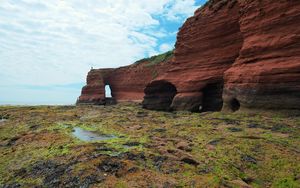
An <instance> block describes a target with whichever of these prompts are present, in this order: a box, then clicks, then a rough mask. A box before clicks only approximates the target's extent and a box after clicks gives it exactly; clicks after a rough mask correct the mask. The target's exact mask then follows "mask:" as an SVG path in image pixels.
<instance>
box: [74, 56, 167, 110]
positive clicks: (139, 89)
mask: <svg viewBox="0 0 300 188" xmlns="http://www.w3.org/2000/svg"><path fill="white" fill-rule="evenodd" d="M159 57H160V56H159ZM155 58H156V57H152V59H151V58H149V59H145V60H141V61H140V62H137V63H135V64H132V65H130V66H125V67H120V68H117V69H93V70H91V71H90V72H89V73H88V76H87V85H86V86H84V87H83V88H82V92H81V96H80V97H79V99H78V100H77V104H96V105H101V104H105V103H107V100H108V99H107V98H106V97H105V85H109V86H110V88H111V94H112V97H113V99H115V100H116V101H117V102H120V101H140V102H141V101H142V100H143V97H144V88H145V86H146V85H147V84H148V83H149V82H150V81H151V80H153V79H154V78H156V77H157V76H158V75H160V74H162V73H163V72H165V70H166V68H167V67H168V64H169V61H171V56H170V54H169V56H167V57H166V59H162V61H161V62H157V60H156V59H155ZM153 59H154V61H152V60H153ZM110 101H111V100H110Z"/></svg>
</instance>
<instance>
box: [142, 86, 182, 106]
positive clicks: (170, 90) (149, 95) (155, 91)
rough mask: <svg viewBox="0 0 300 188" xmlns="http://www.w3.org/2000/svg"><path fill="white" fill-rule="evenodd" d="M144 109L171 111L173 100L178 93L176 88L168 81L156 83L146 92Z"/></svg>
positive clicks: (146, 89)
mask: <svg viewBox="0 0 300 188" xmlns="http://www.w3.org/2000/svg"><path fill="white" fill-rule="evenodd" d="M144 92H145V97H144V101H143V103H142V104H143V107H144V108H146V109H150V110H166V111H170V110H172V109H171V104H172V101H173V98H174V97H175V95H176V93H177V89H176V87H175V86H174V85H173V84H171V83H170V82H167V81H154V82H151V83H150V84H148V85H147V86H146V88H145V90H144Z"/></svg>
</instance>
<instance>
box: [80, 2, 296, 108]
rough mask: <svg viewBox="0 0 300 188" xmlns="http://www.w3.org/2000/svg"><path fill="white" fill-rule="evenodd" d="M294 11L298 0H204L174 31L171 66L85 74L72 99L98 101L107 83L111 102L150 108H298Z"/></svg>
mask: <svg viewBox="0 0 300 188" xmlns="http://www.w3.org/2000/svg"><path fill="white" fill-rule="evenodd" d="M299 10H300V1H299V0H280V1H274V0H257V1H253V0H210V1H209V2H208V3H207V5H205V6H204V7H201V8H199V9H198V10H197V11H196V12H195V14H194V16H192V17H191V18H189V19H187V21H186V22H185V23H184V25H183V26H182V27H181V29H180V30H179V32H178V35H177V42H176V45H175V50H174V58H173V59H172V61H168V63H159V64H155V65H154V66H153V67H152V68H149V67H148V66H147V62H145V63H140V64H138V65H136V64H134V65H131V66H127V67H122V68H119V69H110V70H106V69H105V70H103V69H100V70H95V71H91V72H90V73H89V75H88V83H87V86H85V87H84V88H83V91H82V95H81V97H80V98H79V102H86V101H87V102H90V101H92V102H93V103H95V104H101V103H103V101H104V103H105V95H104V85H106V84H109V85H110V86H111V89H112V93H113V97H115V98H116V100H117V101H122V100H126V101H128V100H131V101H132V100H134V101H140V100H142V99H143V97H144V101H143V106H144V107H145V108H148V109H152V110H189V111H193V112H199V111H200V112H202V111H220V110H221V109H223V110H224V111H226V110H229V111H236V110H239V109H245V108H247V109H249V108H259V109H266V108H268V109H300V27H299V25H300V11H299ZM150 64H151V63H150ZM103 71H104V72H106V71H109V73H108V74H107V73H105V74H104V73H103ZM103 75H105V76H103ZM99 82H100V83H99ZM101 88H102V89H101ZM100 90H101V91H100Z"/></svg>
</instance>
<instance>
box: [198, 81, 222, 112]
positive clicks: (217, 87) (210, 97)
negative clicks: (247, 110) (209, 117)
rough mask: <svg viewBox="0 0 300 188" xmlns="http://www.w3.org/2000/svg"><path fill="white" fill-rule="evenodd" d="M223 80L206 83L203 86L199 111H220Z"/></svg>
mask: <svg viewBox="0 0 300 188" xmlns="http://www.w3.org/2000/svg"><path fill="white" fill-rule="evenodd" d="M223 85H224V84H223V82H217V83H211V84H207V85H206V87H205V88H203V90H202V92H203V99H202V106H200V107H199V111H200V112H207V111H221V110H222V107H223V99H222V93H223Z"/></svg>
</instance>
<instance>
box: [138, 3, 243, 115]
mask: <svg viewBox="0 0 300 188" xmlns="http://www.w3.org/2000/svg"><path fill="white" fill-rule="evenodd" d="M222 2H223V1H217V3H213V2H212V5H210V6H206V7H205V8H201V9H199V10H198V11H196V12H195V15H194V16H193V17H191V18H189V19H188V20H187V21H186V22H185V23H184V25H183V26H182V28H181V29H180V31H179V33H178V35H177V42H176V48H175V62H174V63H173V64H172V67H171V68H170V70H169V71H167V72H166V74H164V75H162V76H159V77H158V78H157V79H155V80H154V81H153V82H152V83H150V84H149V85H148V87H150V88H151V87H155V83H158V82H159V81H161V82H165V83H167V82H168V83H169V84H173V85H174V86H175V87H176V89H177V95H176V96H175V98H174V100H173V102H171V103H172V105H171V103H170V104H169V105H171V106H172V108H173V109H175V110H191V111H199V107H200V106H201V107H200V108H204V109H203V110H220V109H221V108H222V88H221V91H220V90H218V88H220V87H219V86H218V85H223V74H224V71H226V70H227V69H228V68H229V67H230V66H231V65H232V64H233V63H234V61H235V59H236V58H237V57H238V55H239V50H240V49H241V47H242V43H243V38H242V34H241V32H240V26H239V10H240V7H239V4H238V3H234V2H235V1H231V0H229V1H228V2H227V1H226V4H224V3H222ZM212 85H215V86H216V87H217V88H216V89H214V88H212V90H211V91H207V93H204V92H203V91H206V90H205V88H206V87H208V88H211V86H212ZM218 93H219V95H218ZM149 95H153V94H151V93H150V94H149ZM212 95H213V96H216V97H217V99H216V101H218V103H216V102H213V103H211V105H209V104H207V105H204V106H203V105H202V103H203V100H202V99H203V97H206V98H209V97H207V96H212ZM151 99H152V100H151ZM156 100H157V101H161V99H160V97H159V96H156V97H153V96H152V97H151V98H150V100H149V98H148V95H147V92H146V96H145V100H144V103H143V104H144V107H146V108H150V109H156V108H160V107H155V106H153V105H152V104H153V103H154V104H158V105H159V102H157V101H156ZM208 100H210V99H208ZM169 101H170V100H169Z"/></svg>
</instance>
